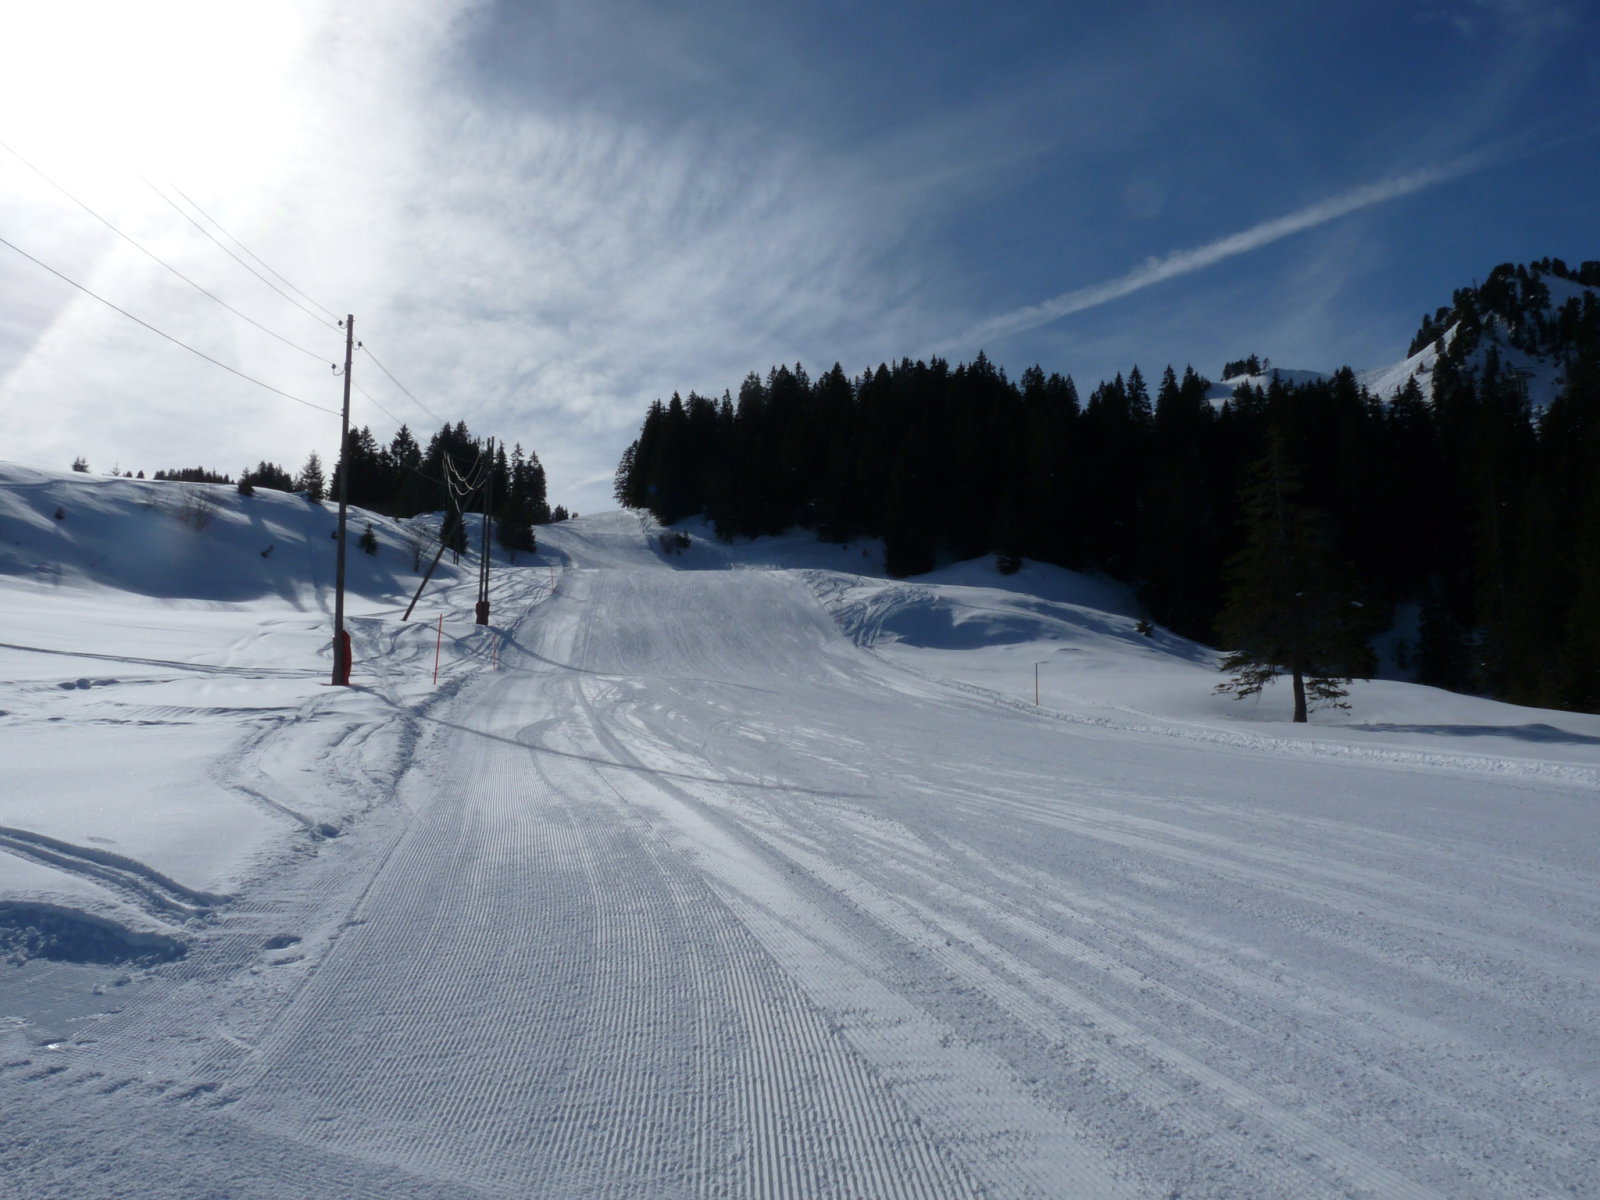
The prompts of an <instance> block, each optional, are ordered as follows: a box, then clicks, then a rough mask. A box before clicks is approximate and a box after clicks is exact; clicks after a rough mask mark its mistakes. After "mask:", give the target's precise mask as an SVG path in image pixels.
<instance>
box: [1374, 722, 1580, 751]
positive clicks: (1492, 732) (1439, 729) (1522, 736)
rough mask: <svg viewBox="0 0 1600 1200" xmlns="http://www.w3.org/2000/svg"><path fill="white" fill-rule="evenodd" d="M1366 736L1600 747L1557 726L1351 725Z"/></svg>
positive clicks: (1578, 734)
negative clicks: (1492, 739) (1502, 739)
mask: <svg viewBox="0 0 1600 1200" xmlns="http://www.w3.org/2000/svg"><path fill="white" fill-rule="evenodd" d="M1350 728H1352V729H1356V730H1360V731H1361V732H1364V733H1434V734H1441V735H1443V736H1445V737H1505V738H1515V739H1516V740H1517V741H1519V742H1545V743H1558V742H1559V743H1564V744H1567V745H1573V746H1600V737H1593V736H1590V735H1589V734H1583V733H1573V732H1572V731H1571V730H1570V729H1557V728H1556V727H1555V726H1554V725H1542V724H1533V725H1392V724H1382V725H1352V726H1350Z"/></svg>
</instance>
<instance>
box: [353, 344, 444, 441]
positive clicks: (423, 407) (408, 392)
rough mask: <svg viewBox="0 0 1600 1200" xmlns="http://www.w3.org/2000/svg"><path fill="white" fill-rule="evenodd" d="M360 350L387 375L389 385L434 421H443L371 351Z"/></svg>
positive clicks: (363, 347) (365, 348)
mask: <svg viewBox="0 0 1600 1200" xmlns="http://www.w3.org/2000/svg"><path fill="white" fill-rule="evenodd" d="M361 349H363V350H365V351H366V354H367V357H368V358H370V359H371V360H372V361H373V364H374V365H375V366H376V367H377V368H378V370H380V371H382V372H383V373H384V374H385V375H387V376H388V377H389V381H390V382H391V383H393V384H394V385H395V387H397V388H399V389H400V390H401V391H402V392H404V393H405V394H406V395H407V396H410V397H411V402H412V403H413V404H415V405H416V406H417V407H418V408H420V409H421V410H422V411H423V412H425V413H427V414H428V415H429V416H430V417H432V418H433V419H434V420H435V421H444V418H443V417H441V416H440V415H439V414H438V413H436V412H434V411H433V409H431V408H429V407H428V406H427V405H426V404H424V403H423V402H422V401H421V400H418V399H417V397H416V394H415V393H414V392H412V390H411V389H410V388H408V387H407V386H406V385H405V384H403V383H401V382H400V381H399V380H398V379H396V378H395V376H394V372H393V371H391V370H389V368H388V367H386V366H384V365H383V363H381V362H379V361H378V356H377V355H376V354H374V353H373V352H372V351H371V350H368V349H367V347H366V346H365V345H363V346H362V347H361ZM446 423H447V424H448V422H446Z"/></svg>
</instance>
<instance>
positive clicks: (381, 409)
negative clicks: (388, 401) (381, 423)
mask: <svg viewBox="0 0 1600 1200" xmlns="http://www.w3.org/2000/svg"><path fill="white" fill-rule="evenodd" d="M350 386H351V387H353V388H355V390H356V391H358V392H360V393H361V394H362V395H363V396H365V397H366V398H367V399H368V400H369V401H370V402H371V404H372V407H373V408H375V409H377V410H378V411H379V412H381V413H382V414H383V415H384V416H386V417H388V418H389V419H390V420H391V421H393V422H394V423H395V424H396V425H397V426H398V425H404V424H405V422H404V421H402V420H401V419H400V418H399V417H397V416H395V415H394V414H393V413H392V412H390V411H389V410H388V409H387V408H385V407H384V406H383V405H382V404H380V403H378V399H377V397H376V396H374V395H373V394H372V393H371V392H369V391H367V389H366V388H364V387H362V386H361V385H360V384H359V383H352V384H351V385H350Z"/></svg>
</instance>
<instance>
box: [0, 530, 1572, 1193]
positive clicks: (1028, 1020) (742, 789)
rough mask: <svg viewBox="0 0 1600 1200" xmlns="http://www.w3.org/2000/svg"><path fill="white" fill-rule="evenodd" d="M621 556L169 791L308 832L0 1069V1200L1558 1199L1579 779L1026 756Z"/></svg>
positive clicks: (569, 572) (1379, 767) (935, 702)
mask: <svg viewBox="0 0 1600 1200" xmlns="http://www.w3.org/2000/svg"><path fill="white" fill-rule="evenodd" d="M630 526H631V522H628V521H626V520H624V519H619V520H617V521H614V522H612V523H611V524H610V525H604V524H599V525H579V524H573V525H571V526H570V527H568V528H565V529H563V528H561V527H548V528H547V529H545V530H541V541H542V542H548V543H550V544H551V545H552V546H553V547H554V549H555V550H556V551H557V552H558V553H559V554H560V555H561V556H562V558H563V561H565V562H566V563H567V564H568V565H567V567H566V568H565V569H564V570H563V572H562V573H561V575H560V578H559V582H558V583H555V584H554V585H552V580H551V578H550V575H549V574H548V572H547V570H546V568H544V567H538V568H531V569H529V570H528V571H525V572H502V573H501V576H500V582H499V583H497V591H496V596H495V613H496V616H497V618H499V619H502V620H505V621H506V622H507V628H506V630H505V637H504V640H503V642H502V644H501V647H500V651H499V653H500V666H501V669H500V670H499V671H490V670H489V669H488V660H489V658H490V656H491V655H492V653H493V651H492V644H493V643H492V641H491V638H490V635H488V634H486V633H484V632H483V631H477V632H474V633H472V634H466V635H463V634H461V633H460V632H459V630H457V631H455V632H452V633H451V634H450V650H451V662H450V664H449V666H448V669H447V672H446V681H445V685H444V686H443V687H441V688H440V689H439V690H438V691H437V692H433V693H429V694H426V697H425V698H424V699H422V700H420V701H419V700H418V699H416V697H417V695H418V693H417V691H416V689H415V682H416V680H417V678H418V677H419V676H423V677H425V669H426V668H425V667H424V665H423V664H424V663H426V664H427V667H429V668H431V660H432V654H433V638H434V636H435V634H434V631H433V630H432V629H431V628H422V627H420V626H418V625H412V626H397V625H394V624H392V623H389V622H386V621H382V620H379V619H377V618H359V619H354V620H353V621H352V631H353V633H354V635H355V637H356V639H357V646H358V655H357V658H358V662H362V663H366V664H371V665H372V669H373V670H375V671H376V682H375V683H372V684H371V685H369V686H368V687H367V688H366V689H365V691H364V693H363V697H364V702H366V701H370V703H369V704H368V706H367V707H364V708H360V709H359V711H357V710H354V709H352V710H351V711H349V712H344V713H343V714H342V715H341V716H340V717H339V719H337V720H331V719H325V716H324V712H323V708H322V705H323V704H324V703H325V701H324V700H322V699H313V700H312V701H309V702H307V704H306V705H305V706H304V707H303V708H302V709H300V710H298V711H296V712H294V713H292V714H289V715H287V716H286V717H284V718H283V719H279V720H274V721H270V722H265V723H262V724H260V725H258V726H256V727H253V728H252V731H251V734H250V736H249V737H247V738H246V739H245V740H244V741H243V742H241V743H240V745H239V746H238V747H237V748H236V750H235V751H234V752H233V753H232V754H231V755H230V756H229V757H228V758H226V759H225V760H223V761H222V762H220V763H219V764H218V768H217V771H216V775H217V778H218V780H219V782H225V783H226V784H227V785H228V786H230V787H233V788H235V789H236V790H239V791H240V792H241V793H244V794H248V795H249V796H251V797H253V798H254V802H256V803H259V804H260V805H262V806H264V807H266V808H267V809H268V810H270V811H272V812H274V813H276V814H277V815H278V816H280V817H282V818H283V819H284V820H287V821H291V822H298V823H299V824H300V825H303V826H305V827H306V828H308V829H312V830H315V829H316V827H317V824H318V822H317V820H316V819H315V818H314V817H313V816H312V815H311V814H309V813H308V812H307V811H305V810H304V809H303V807H301V806H299V805H297V802H296V794H295V793H296V780H297V779H299V778H300V777H301V776H300V775H299V773H300V772H305V771H311V770H322V771H323V773H324V774H325V775H327V774H331V776H332V780H333V782H332V783H331V784H328V785H327V786H330V787H332V788H333V789H334V791H335V792H336V793H337V794H339V795H344V796H347V798H348V801H349V802H348V804H347V805H346V811H348V812H350V813H352V814H355V819H353V820H351V821H349V822H348V824H347V826H346V827H345V828H344V829H343V830H341V831H340V832H341V836H339V837H337V838H332V839H327V840H323V839H320V838H308V839H302V843H301V850H300V851H299V852H298V853H297V854H296V855H294V856H291V857H289V858H287V859H284V860H283V861H281V862H280V863H278V864H277V865H276V866H275V868H274V870H273V871H272V872H269V873H267V874H266V875H265V876H264V877H263V878H262V879H260V880H259V881H257V882H255V883H253V884H252V886H250V887H249V888H247V889H244V890H243V891H242V892H241V894H240V895H239V896H238V898H237V899H235V900H234V901H233V902H231V903H228V904H225V905H223V906H222V907H221V908H220V909H218V911H216V912H215V913H212V914H211V915H210V916H208V917H206V921H207V923H206V924H205V925H204V926H203V928H202V929H201V930H200V932H199V934H198V936H197V939H196V942H195V945H194V947H193V949H192V950H191V952H190V953H189V955H188V956H187V957H186V958H184V959H182V960H181V961H178V962H174V963H170V964H166V965H163V966H161V967H159V968H156V969H153V970H151V971H149V972H147V973H146V975H145V977H144V978H143V980H142V982H141V985H140V988H141V990H140V991H139V992H138V993H137V994H136V995H134V996H132V997H130V998H129V999H128V1001H127V1002H126V1003H124V1004H123V1005H122V1007H121V1008H120V1009H119V1010H118V1011H116V1012H113V1013H110V1014H107V1015H105V1016H102V1017H100V1018H98V1019H97V1020H95V1021H93V1022H91V1023H88V1024H86V1025H84V1026H83V1028H82V1029H81V1030H80V1031H79V1033H78V1034H77V1035H76V1036H74V1037H73V1038H71V1039H70V1040H68V1041H66V1042H64V1043H61V1044H59V1045H56V1046H54V1047H43V1046H39V1045H35V1044H30V1043H29V1041H28V1040H27V1039H26V1038H25V1037H24V1036H23V1035H22V1033H21V1032H20V1031H18V1030H15V1029H13V1030H9V1031H8V1030H7V1029H5V1028H4V1027H0V1101H3V1103H4V1104H5V1111H6V1113H7V1127H8V1132H7V1134H6V1135H5V1137H4V1138H0V1194H5V1188H7V1187H11V1188H14V1189H16V1191H15V1194H17V1195H19V1196H28V1197H40V1198H45V1197H56V1196H61V1197H65V1196H73V1197H82V1196H96V1195H105V1196H112V1195H127V1194H161V1195H165V1196H172V1197H189V1196H194V1197H200V1196H213V1195H228V1196H239V1197H256V1196H259V1197H312V1196H353V1197H354V1196H360V1197H379V1196H382V1197H398V1198H400V1200H409V1198H413V1197H428V1198H432V1197H445V1196H451V1197H485V1198H487V1197H530V1196H539V1197H638V1196H644V1197H655V1196H661V1197H678V1196H685V1197H687V1196H694V1197H728V1198H744V1197H757V1198H761V1200H778V1198H787V1197H808V1198H809V1197H903V1198H906V1200H910V1198H912V1197H932V1198H937V1200H942V1198H955V1197H992V1198H1009V1197H1016V1198H1021V1197H1059V1196H1074V1197H1078V1196H1083V1197H1101V1196H1104V1197H1114V1196H1130V1197H1133V1196H1138V1197H1159V1198H1166V1197H1178V1196H1181V1197H1185V1198H1189V1200H1197V1198H1201V1197H1213V1198H1217V1200H1221V1198H1223V1197H1240V1196H1249V1197H1347V1196H1374V1197H1380V1196H1381V1197H1404V1198H1413V1200H1429V1198H1434V1197H1452V1198H1454V1197H1483V1198H1489V1197H1502V1196H1511V1195H1517V1196H1524V1195H1526V1196H1540V1195H1583V1194H1590V1195H1593V1194H1596V1193H1595V1191H1594V1190H1593V1189H1594V1183H1593V1181H1594V1179H1595V1178H1597V1177H1600V1163H1597V1162H1596V1149H1595V1148H1596V1147H1597V1146H1600V1104H1597V1100H1600V1066H1597V1063H1596V1059H1595V1054H1594V1048H1595V1045H1596V1044H1597V1040H1596V1039H1597V1020H1600V1018H1597V1013H1600V965H1597V964H1600V934H1597V933H1596V930H1597V929H1600V895H1597V890H1596V888H1595V848H1594V842H1593V817H1594V811H1595V809H1594V795H1595V793H1594V785H1595V783H1596V781H1597V776H1596V772H1594V771H1590V770H1588V769H1586V768H1583V767H1574V766H1567V765H1564V764H1539V763H1537V762H1532V761H1523V762H1520V763H1515V764H1507V763H1504V762H1497V761H1496V760H1492V759H1489V758H1488V757H1487V756H1481V755H1470V754H1462V755H1452V754H1448V753H1434V752H1431V751H1417V752H1410V751H1404V750H1393V749H1384V750H1378V751H1371V752H1367V751H1366V749H1365V748H1354V749H1353V748H1350V747H1345V746H1328V745H1324V744H1317V743H1311V742H1297V741H1293V740H1279V739H1273V738H1270V737H1264V736H1257V735H1252V734H1247V733H1235V732H1234V731H1230V730H1218V729H1207V728H1204V727H1202V726H1197V725H1193V724H1189V725H1185V724H1183V723H1178V722H1162V721H1159V720H1156V719H1148V720H1147V719H1145V717H1144V715H1143V714H1134V713H1129V714H1128V720H1127V721H1126V722H1123V721H1121V719H1120V718H1117V719H1104V718H1099V717H1093V716H1086V715H1083V714H1079V713H1070V712H1049V711H1040V710H1037V709H1035V708H1034V707H1033V706H1031V705H1019V704H1016V703H1014V702H1012V701H1009V700H1007V699H1005V698H1003V697H998V696H996V695H995V694H993V693H990V692H987V691H985V690H984V689H982V688H978V687H975V686H973V685H969V684H958V683H952V682H950V681H944V680H938V679H935V678H932V677H931V676H928V675H926V674H925V673H921V672H918V671H915V670H911V669H908V668H906V667H903V666H901V665H899V664H898V663H896V662H890V661H888V660H886V659H885V658H882V657H879V656H876V655H874V654H872V653H870V652H868V651H865V650H863V649H860V648H857V647H856V646H854V645H852V644H851V643H850V641H849V640H848V639H846V638H845V637H843V636H841V634H840V633H839V631H838V630H837V629H836V628H835V627H834V625H833V624H832V622H831V620H830V619H829V617H828V616H827V613H826V611H825V610H824V608H823V607H822V606H821V605H820V604H819V603H818V600H817V597H816V596H815V595H814V594H813V591H812V590H811V587H810V585H809V584H808V581H807V580H806V579H805V578H803V577H802V575H801V574H800V573H795V572H768V571H735V572H726V571H723V572H712V571H682V570H672V569H670V562H669V563H667V564H666V565H663V562H662V560H661V558H660V556H659V555H657V554H656V553H654V551H653V550H652V549H651V548H650V546H649V543H648V542H647V541H646V540H645V538H644V537H643V536H642V534H641V532H640V531H639V530H635V529H631V528H630ZM1357 750H1359V751H1360V752H1357ZM308 760H310V761H308ZM1585 831H1586V835H1587V838H1588V840H1587V842H1585V841H1584V837H1585ZM0 848H4V849H8V850H10V851H12V852H13V853H24V854H30V855H34V856H37V855H39V854H52V855H56V856H57V857H60V858H67V859H70V860H71V863H72V865H71V867H70V869H73V870H80V871H89V870H100V871H102V872H110V873H112V874H113V875H115V876H116V878H115V879H112V880H110V881H109V882H110V883H112V884H114V885H116V886H118V887H121V888H124V889H144V893H143V894H144V899H143V901H142V902H143V903H145V904H147V905H155V906H157V907H160V906H161V905H169V906H170V905H181V906H193V907H194V908H195V909H196V910H197V911H196V914H195V915H199V914H198V909H199V908H200V907H203V906H204V905H209V904H210V903H212V902H220V899H221V898H219V897H210V896H204V895H200V894H196V893H190V892H188V890H187V889H184V888H183V885H181V884H177V883H176V882H175V881H172V880H168V879H165V878H164V877H160V876H152V875H151V873H149V871H148V869H144V870H142V871H141V870H140V869H139V868H140V864H131V863H130V862H129V861H127V860H118V859H117V858H116V856H111V855H106V854H89V853H86V852H85V849H84V848H82V847H72V846H66V845H63V844H57V843H51V842H49V841H48V840H46V839H40V838H37V837H35V836H33V835H29V834H27V832H26V831H16V830H4V831H0Z"/></svg>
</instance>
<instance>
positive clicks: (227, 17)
mask: <svg viewBox="0 0 1600 1200" xmlns="http://www.w3.org/2000/svg"><path fill="white" fill-rule="evenodd" d="M6 25H7V29H6V34H5V37H4V39H3V40H0V114H3V116H0V140H3V141H5V142H7V143H9V144H11V145H13V146H15V147H16V149H17V150H18V151H20V152H22V153H24V154H26V155H28V156H29V157H30V158H34V159H35V161H39V162H41V164H43V163H45V162H48V163H49V164H51V165H52V166H53V167H55V168H56V169H59V170H66V171H68V172H70V173H71V174H72V175H73V176H74V177H77V178H83V177H85V176H86V175H94V176H101V175H104V176H105V177H106V178H107V181H108V182H110V181H111V180H112V179H114V178H115V177H117V176H120V177H121V178H122V180H123V181H126V180H128V179H132V182H133V184H134V185H135V186H137V179H136V178H134V176H135V175H136V174H137V173H140V172H142V173H145V174H147V175H150V176H151V177H152V178H155V177H163V176H164V177H167V178H172V179H179V178H187V179H194V178H196V177H197V176H200V177H203V178H204V179H206V180H208V181H210V182H212V183H221V184H223V185H224V186H226V185H228V184H229V183H238V184H247V183H248V181H249V180H251V179H252V178H253V179H258V180H259V179H260V178H261V169H262V166H263V164H264V162H270V161H272V160H273V159H274V158H276V157H277V156H278V155H279V154H281V153H282V152H283V151H284V150H286V149H287V148H288V146H289V145H290V144H291V143H292V139H293V136H294V130H295V127H296V125H297V124H298V122H299V116H300V108H299V105H298V103H297V101H296V99H295V97H294V95H293V91H292V89H291V88H289V87H288V86H287V83H288V79H289V76H290V74H291V72H292V69H293V67H294V64H295V62H296V60H297V58H298V57H299V55H300V54H301V53H302V52H303V48H304V45H305V42H306V39H307V26H308V22H307V20H306V19H305V14H304V12H303V10H302V8H301V6H300V5H298V4H293V3H283V4H276V3H275V4H238V3H231V2H230V3H217V2H216V0H177V2H174V0H162V2H160V3H152V4H142V3H128V2H127V0H99V2H95V0H76V2H74V0H54V2H52V3H49V4H30V5H15V6H10V11H9V12H8V13H7V16H6Z"/></svg>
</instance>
